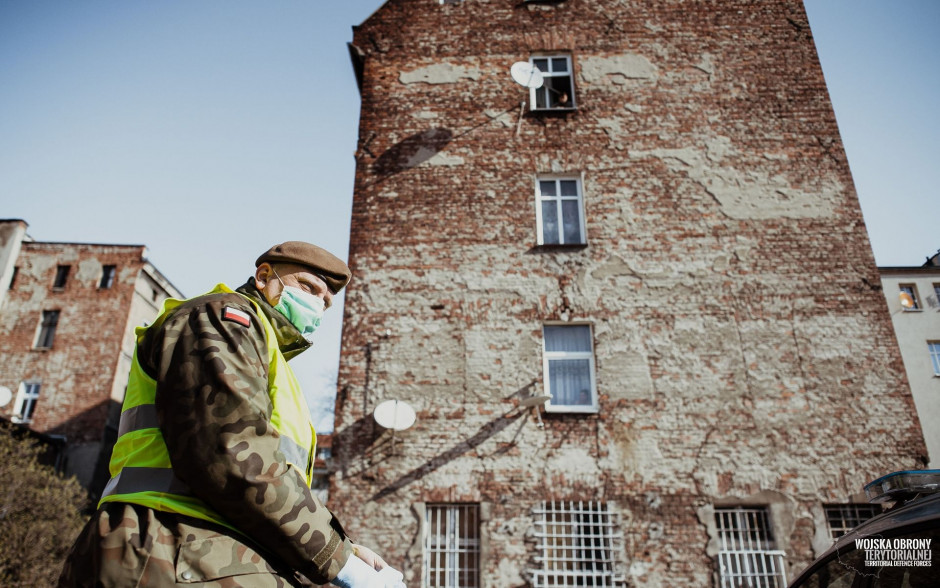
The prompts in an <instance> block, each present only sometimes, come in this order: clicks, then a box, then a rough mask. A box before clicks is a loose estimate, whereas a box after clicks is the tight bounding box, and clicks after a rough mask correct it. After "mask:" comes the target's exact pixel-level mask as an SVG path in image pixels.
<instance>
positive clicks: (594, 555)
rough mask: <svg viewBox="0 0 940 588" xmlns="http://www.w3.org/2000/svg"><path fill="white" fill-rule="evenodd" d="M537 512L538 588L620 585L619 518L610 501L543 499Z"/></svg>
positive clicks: (534, 571)
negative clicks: (609, 506) (618, 567)
mask: <svg viewBox="0 0 940 588" xmlns="http://www.w3.org/2000/svg"><path fill="white" fill-rule="evenodd" d="M533 514H534V515H535V532H534V536H535V540H536V546H535V549H536V556H535V561H536V567H535V568H534V569H531V570H530V572H531V574H532V585H533V586H534V588H550V587H555V586H615V585H617V586H619V585H620V582H619V580H620V578H618V574H617V573H616V567H617V565H618V561H619V560H620V549H621V539H620V533H621V532H620V530H619V520H618V517H617V516H616V514H615V513H614V512H613V511H612V510H610V508H608V505H607V504H606V503H604V502H595V501H581V500H571V501H569V500H559V501H543V502H542V503H541V504H539V505H538V506H536V508H535V509H534V510H533Z"/></svg>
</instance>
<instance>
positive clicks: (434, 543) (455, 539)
mask: <svg viewBox="0 0 940 588" xmlns="http://www.w3.org/2000/svg"><path fill="white" fill-rule="evenodd" d="M470 513H472V519H470V520H471V521H472V522H471V523H470V524H469V525H468V526H467V528H466V529H464V527H463V526H462V525H461V515H464V516H467V515H469V514H470ZM435 514H437V517H436V518H435V516H434V515H435ZM481 515H482V511H481V509H480V504H479V503H476V502H463V503H459V502H433V503H428V504H426V505H425V507H424V525H423V526H422V529H423V533H424V537H423V540H422V553H421V569H422V575H423V582H422V585H423V586H426V587H428V588H458V587H459V588H477V587H479V586H480V585H481V570H482V566H481V564H482V559H483V558H482V555H483V553H482V541H481V531H482V524H481ZM435 520H436V521H437V525H436V527H435V529H432V523H433V522H434V521H435ZM442 520H443V522H444V528H443V529H442V528H441V522H442ZM464 520H466V519H464ZM463 531H467V532H468V534H467V535H466V536H463V534H462V532H463ZM471 533H472V534H473V535H471ZM435 555H437V557H435ZM464 558H466V559H465V560H464V561H463V562H461V559H464ZM468 560H472V561H473V562H475V564H471V563H470V561H468ZM434 563H440V565H441V566H442V567H432V564H434ZM461 563H464V564H468V565H467V567H460V565H461ZM440 576H443V583H440ZM468 576H469V577H468Z"/></svg>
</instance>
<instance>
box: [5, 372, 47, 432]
mask: <svg viewBox="0 0 940 588" xmlns="http://www.w3.org/2000/svg"><path fill="white" fill-rule="evenodd" d="M39 387H40V384H39V382H37V381H35V380H27V381H25V382H21V383H20V389H19V391H18V392H17V393H16V403H15V404H14V405H13V416H12V417H11V418H10V420H12V421H13V422H14V423H20V424H26V423H29V422H30V421H32V420H33V412H34V411H35V410H36V401H37V400H39Z"/></svg>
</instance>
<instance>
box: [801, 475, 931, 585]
mask: <svg viewBox="0 0 940 588" xmlns="http://www.w3.org/2000/svg"><path fill="white" fill-rule="evenodd" d="M931 522H935V523H936V525H937V526H940V493H936V494H929V495H927V496H925V497H921V498H916V499H914V500H912V501H910V502H908V503H907V504H903V505H899V506H895V507H893V508H892V509H891V510H888V511H886V512H884V513H882V514H880V515H878V516H875V517H872V518H871V519H869V520H867V521H865V522H864V523H862V524H861V525H859V526H857V527H855V528H854V529H852V530H851V531H849V532H848V533H846V534H845V535H843V536H842V537H839V540H838V541H836V542H835V544H833V546H832V547H830V548H829V549H827V550H826V552H825V553H823V554H822V555H821V556H819V557H818V558H816V560H815V561H814V562H813V563H812V564H810V565H809V566H808V567H807V568H806V569H805V570H803V571H802V572H800V574H799V576H797V577H796V579H795V580H793V582H792V583H791V585H793V584H797V583H798V582H799V581H800V580H802V579H803V578H804V577H805V576H807V575H809V574H811V573H813V572H815V571H816V570H817V569H818V568H819V567H820V566H821V565H823V564H825V563H826V562H828V561H829V559H830V557H831V556H832V555H833V554H834V553H835V552H837V551H841V552H846V551H851V549H852V547H851V546H852V545H854V543H855V540H856V539H863V538H867V537H872V536H891V535H896V534H898V533H900V532H903V531H904V530H905V529H908V528H910V527H914V526H919V525H921V524H927V525H928V526H933V525H930V523H931ZM847 546H849V548H847Z"/></svg>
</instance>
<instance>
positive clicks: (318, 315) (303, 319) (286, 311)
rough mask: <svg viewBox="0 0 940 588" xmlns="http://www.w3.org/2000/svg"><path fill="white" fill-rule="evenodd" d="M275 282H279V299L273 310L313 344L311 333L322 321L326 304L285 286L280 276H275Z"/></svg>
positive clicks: (315, 297)
mask: <svg viewBox="0 0 940 588" xmlns="http://www.w3.org/2000/svg"><path fill="white" fill-rule="evenodd" d="M274 275H275V276H277V281H278V282H281V286H282V287H283V289H282V290H281V298H280V300H278V301H277V304H276V305H275V306H274V310H276V311H278V312H279V313H281V314H283V315H284V316H285V317H287V320H289V321H290V324H292V325H294V327H296V328H297V330H298V331H300V334H301V335H303V338H304V339H306V340H307V342H308V343H312V342H313V332H314V331H316V330H317V327H319V326H320V321H321V320H322V319H323V311H324V310H325V309H326V303H325V302H323V299H322V298H320V297H319V296H314V295H313V294H310V293H309V292H305V291H303V290H301V289H300V288H295V287H293V286H285V285H284V281H283V280H281V276H278V275H277V272H274Z"/></svg>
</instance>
